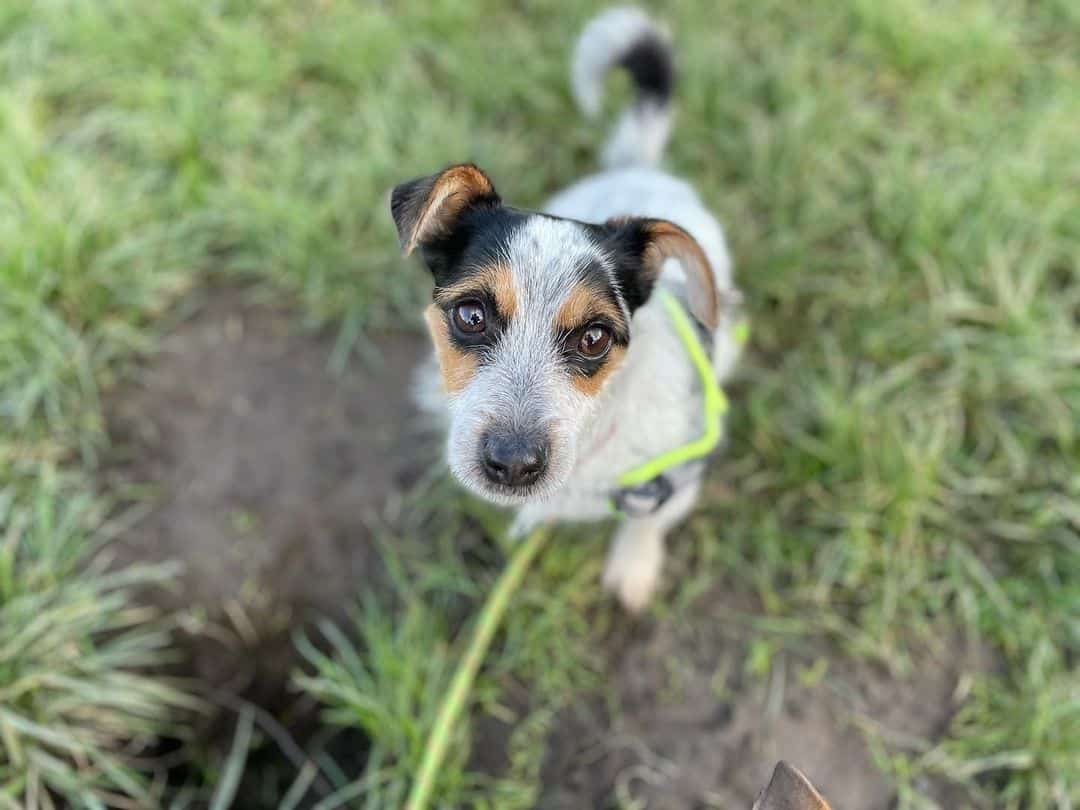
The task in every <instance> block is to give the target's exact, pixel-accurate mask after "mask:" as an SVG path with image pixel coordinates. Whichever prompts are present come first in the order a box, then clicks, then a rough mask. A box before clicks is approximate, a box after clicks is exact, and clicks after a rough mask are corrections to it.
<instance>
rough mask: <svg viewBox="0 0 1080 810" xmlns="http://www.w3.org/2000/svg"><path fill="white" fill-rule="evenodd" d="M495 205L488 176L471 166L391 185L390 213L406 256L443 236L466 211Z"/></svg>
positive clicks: (494, 196) (467, 165)
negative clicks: (392, 186)
mask: <svg viewBox="0 0 1080 810" xmlns="http://www.w3.org/2000/svg"><path fill="white" fill-rule="evenodd" d="M499 203H500V200H499V195H498V194H496V193H495V187H494V186H493V185H492V184H491V180H490V179H489V178H488V176H487V175H486V174H484V173H483V172H482V171H480V169H478V168H477V167H476V166H473V165H472V164H471V163H462V164H459V165H457V166H450V167H448V168H446V169H443V170H442V171H441V172H438V173H436V174H432V175H429V176H428V177H420V178H417V179H416V180H410V181H409V182H407V183H402V184H401V185H399V186H395V187H394V191H393V192H392V193H391V195H390V213H391V215H392V216H393V217H394V225H396V226H397V232H398V239H399V240H400V242H401V249H402V251H403V252H404V253H405V255H406V256H408V255H409V254H410V253H412V252H413V250H415V249H416V247H417V245H420V246H423V245H425V244H427V243H429V242H432V241H434V240H436V239H439V238H442V237H445V236H447V235H448V234H449V233H450V232H451V231H453V228H454V225H455V223H456V222H457V221H458V220H459V219H460V218H461V215H462V214H463V213H465V211H466V210H467V209H468V208H470V207H472V206H476V205H490V206H496V205H498V204H499Z"/></svg>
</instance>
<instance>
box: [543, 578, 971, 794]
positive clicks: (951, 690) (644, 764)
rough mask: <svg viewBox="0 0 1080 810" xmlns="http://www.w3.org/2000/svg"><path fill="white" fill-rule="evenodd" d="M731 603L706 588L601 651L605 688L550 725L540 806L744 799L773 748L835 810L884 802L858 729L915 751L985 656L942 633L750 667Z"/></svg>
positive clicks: (811, 649) (935, 788) (883, 788)
mask: <svg viewBox="0 0 1080 810" xmlns="http://www.w3.org/2000/svg"><path fill="white" fill-rule="evenodd" d="M731 611H737V612H740V613H743V614H744V615H745V614H746V613H754V612H756V610H755V609H754V607H753V605H752V603H751V602H750V600H749V599H747V598H745V597H740V596H737V595H734V594H733V593H732V592H731V591H729V590H725V589H722V588H717V589H716V590H714V591H713V592H712V594H711V595H709V596H707V597H705V598H704V599H702V600H701V602H700V603H699V604H698V606H697V607H696V608H695V611H694V615H693V616H692V617H691V618H690V620H689V621H683V620H680V621H678V622H675V621H672V622H666V623H661V624H657V625H653V626H651V627H649V628H647V629H644V630H642V631H641V632H638V633H636V634H635V635H634V637H633V638H631V639H630V640H629V641H628V642H627V643H625V644H622V645H619V648H618V649H615V650H613V652H612V654H611V656H610V661H609V666H608V683H609V684H610V687H611V689H612V690H613V692H614V696H613V698H611V699H607V700H605V699H603V698H601V697H599V696H596V697H594V698H592V699H587V700H584V701H581V702H580V703H578V704H576V705H575V706H573V707H572V708H571V709H568V710H566V711H565V712H563V714H562V717H561V718H560V720H559V722H558V723H557V724H556V728H555V730H554V732H553V733H552V735H551V737H550V740H549V750H548V754H547V757H546V761H545V762H544V765H543V769H542V774H543V778H542V782H543V784H544V788H543V793H542V797H541V801H540V804H539V806H540V807H542V808H545V810H556V808H557V809H558V810H564V809H565V810H570V808H583V807H589V808H609V807H610V808H615V807H630V806H633V807H642V808H646V807H647V808H649V810H702V809H703V808H711V807H716V808H749V807H750V806H751V804H752V803H753V801H754V798H755V796H756V795H757V793H758V791H759V790H760V789H761V788H762V786H764V785H765V784H766V782H767V781H768V778H769V774H770V773H771V771H772V768H773V766H774V765H775V764H776V762H777V761H778V760H781V759H786V760H788V761H790V762H791V763H793V764H795V765H796V766H798V767H799V768H801V769H802V770H803V771H804V772H806V773H807V774H808V775H809V776H810V778H811V779H812V780H813V781H814V782H815V783H816V784H817V786H818V787H819V788H820V789H821V791H822V792H823V794H824V795H825V797H826V798H827V799H828V800H829V801H830V802H831V803H832V806H833V807H834V808H836V810H886V808H889V807H891V806H893V804H894V800H895V796H894V791H893V789H892V787H891V785H890V782H889V780H888V779H887V778H886V777H885V776H883V775H882V773H881V771H880V769H879V768H878V767H877V765H875V763H874V754H873V751H872V749H871V744H870V742H868V740H871V739H872V740H874V744H880V745H881V746H882V748H881V750H893V751H895V750H919V749H918V748H917V746H919V745H920V744H923V743H925V742H926V741H932V740H934V739H935V738H936V737H938V736H939V735H941V734H942V733H943V732H944V731H945V729H946V727H947V725H948V723H949V721H950V719H951V718H952V716H953V714H954V712H955V710H956V708H957V706H958V700H959V697H960V694H959V690H960V689H962V685H963V680H962V676H963V674H964V673H965V672H970V671H971V670H972V669H981V668H984V667H985V666H987V656H986V655H985V654H984V653H983V652H981V651H978V650H965V647H964V645H963V644H962V643H959V641H958V640H957V639H955V638H951V637H950V638H948V639H941V643H940V644H933V645H927V646H926V647H924V648H922V649H920V650H918V651H917V652H916V653H915V654H914V655H913V657H912V660H911V662H910V664H909V665H907V666H906V667H905V668H903V669H896V670H894V671H890V670H889V669H888V668H886V667H884V666H875V665H872V664H869V663H865V662H853V661H851V660H850V659H848V658H846V657H845V656H844V655H843V654H842V652H841V651H839V650H837V649H835V648H834V647H833V646H832V645H828V644H826V643H824V642H817V643H814V644H812V645H808V646H805V647H803V648H800V649H797V650H794V651H787V652H781V653H779V654H777V655H775V656H774V658H773V660H772V666H771V668H770V671H769V674H768V675H763V676H761V675H752V674H751V673H749V672H748V671H747V668H746V661H747V648H748V643H749V640H750V635H749V633H748V629H747V625H746V624H745V623H742V624H741V625H740V623H738V622H734V621H732V617H731ZM919 788H920V789H921V790H923V791H925V792H926V793H927V794H930V795H942V794H943V792H945V791H948V790H949V786H948V785H944V784H927V785H920V786H919ZM964 802H965V803H964V804H963V806H970V807H975V806H977V804H976V803H973V801H972V800H971V798H970V797H965V798H964ZM957 806H960V805H957Z"/></svg>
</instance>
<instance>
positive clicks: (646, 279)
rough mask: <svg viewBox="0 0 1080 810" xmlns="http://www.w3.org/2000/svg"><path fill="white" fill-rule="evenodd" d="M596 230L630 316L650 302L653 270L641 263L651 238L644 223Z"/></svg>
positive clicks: (612, 223) (628, 221) (623, 222)
mask: <svg viewBox="0 0 1080 810" xmlns="http://www.w3.org/2000/svg"><path fill="white" fill-rule="evenodd" d="M595 227H596V228H597V236H598V238H599V240H600V241H601V243H602V244H603V245H604V247H605V248H606V249H607V250H608V251H609V252H610V253H611V256H612V258H613V259H614V261H615V278H616V280H617V281H618V282H619V289H620V291H621V292H622V297H623V300H624V301H625V302H626V306H627V308H628V309H629V310H630V312H631V313H632V312H633V311H634V310H636V309H637V308H638V307H640V306H641V305H642V304H644V303H645V302H646V301H648V300H649V296H650V295H652V290H653V285H654V284H655V283H656V274H655V271H654V269H652V268H650V267H647V266H646V264H645V261H644V257H645V250H646V249H647V248H648V246H649V238H650V237H649V231H648V229H647V227H646V220H641V219H634V218H628V219H616V220H611V221H609V222H607V223H605V224H604V225H598V226H595Z"/></svg>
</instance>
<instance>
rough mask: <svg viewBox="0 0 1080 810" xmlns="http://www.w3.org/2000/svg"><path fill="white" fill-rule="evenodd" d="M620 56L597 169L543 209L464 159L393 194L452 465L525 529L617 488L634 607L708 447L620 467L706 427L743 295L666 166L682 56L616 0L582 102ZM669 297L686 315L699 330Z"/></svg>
mask: <svg viewBox="0 0 1080 810" xmlns="http://www.w3.org/2000/svg"><path fill="white" fill-rule="evenodd" d="M615 66H620V67H622V68H624V69H625V70H626V71H628V72H629V74H630V76H631V78H632V79H633V82H634V86H635V88H636V97H635V100H634V101H633V103H632V104H631V105H630V106H629V108H628V109H626V110H625V111H624V112H623V113H622V115H621V118H620V119H619V121H618V123H617V125H616V127H615V130H614V133H613V135H612V137H611V138H610V140H609V142H608V144H607V146H606V148H605V149H604V153H603V160H602V163H603V166H604V171H602V172H601V173H599V174H596V175H593V176H590V177H587V178H586V179H584V180H582V181H580V182H578V183H577V184H575V185H573V186H571V187H570V188H568V189H566V190H565V191H563V192H562V193H560V194H558V195H557V196H556V197H555V198H554V199H552V200H551V201H549V202H548V204H547V205H546V206H545V208H544V211H543V212H532V211H524V210H521V209H519V208H513V207H510V206H507V205H504V204H503V203H502V201H501V199H500V197H499V195H498V194H497V193H496V191H495V188H494V186H493V185H492V182H491V180H490V179H489V178H488V177H487V175H485V174H484V173H483V172H482V171H481V170H480V169H478V168H477V167H476V166H473V165H471V164H462V165H457V166H451V167H449V168H447V169H444V170H443V171H441V172H439V173H437V174H433V175H431V176H429V177H422V178H419V179H416V180H412V181H410V182H407V183H402V184H401V185H399V186H397V187H396V188H395V189H394V190H393V193H392V195H391V212H392V215H393V219H394V223H395V225H396V227H397V231H398V236H399V237H400V241H401V245H402V249H403V251H404V253H405V254H406V255H408V254H410V253H412V252H413V251H414V250H419V253H420V255H421V256H422V258H423V261H424V263H425V264H426V265H427V267H428V268H429V270H430V271H431V273H432V275H433V277H434V280H435V290H434V303H433V304H432V305H431V306H430V307H429V308H428V309H427V310H426V313H425V319H426V321H427V325H428V327H429V329H430V331H431V337H432V339H433V341H434V345H435V358H436V360H437V368H436V364H429V366H428V367H427V368H426V370H425V371H424V372H423V373H422V375H421V377H422V381H421V385H420V388H421V396H420V400H421V405H422V407H424V409H425V410H428V411H431V412H438V413H442V414H448V416H449V424H448V440H447V455H448V460H449V465H450V469H451V470H452V472H453V473H454V475H455V476H456V477H457V478H458V479H459V480H460V481H461V483H463V484H464V485H465V486H466V487H467V488H468V489H470V490H472V491H473V492H475V493H477V494H478V495H480V496H482V497H484V498H487V499H489V500H492V501H495V502H497V503H500V504H504V505H510V506H517V507H519V511H518V513H517V517H516V520H515V522H514V526H513V530H514V531H515V532H517V533H524V532H526V531H528V530H530V529H531V528H533V527H534V526H536V525H538V524H540V523H546V522H551V521H557V520H597V519H603V518H607V517H610V516H611V514H612V504H613V502H614V503H615V504H617V505H618V507H619V511H621V512H622V520H621V525H620V526H619V528H618V532H617V534H616V537H615V540H614V543H613V545H612V548H611V551H610V553H609V556H608V560H607V564H606V567H605V571H604V577H603V581H604V585H605V587H606V588H608V589H609V590H610V591H613V592H614V593H615V594H616V595H617V596H618V598H619V599H620V601H621V602H622V604H623V605H625V607H626V608H628V609H630V610H632V611H637V610H640V609H641V608H643V607H644V606H645V605H646V604H647V603H648V602H649V599H650V597H651V596H652V594H653V592H654V591H655V589H656V586H657V583H658V580H659V575H660V570H661V565H662V561H663V555H664V535H665V534H666V533H667V532H668V530H670V529H671V528H672V527H673V526H675V525H676V524H677V523H679V522H680V521H681V520H682V519H683V518H684V517H685V516H686V515H687V514H688V513H689V512H690V510H691V508H692V507H693V505H694V502H695V500H696V499H697V496H698V492H699V490H700V487H701V479H702V476H703V473H704V458H703V456H704V455H706V452H701V451H700V447H699V449H698V451H695V453H694V454H691V455H692V456H693V457H691V458H688V459H687V460H686V461H680V463H678V464H667V463H664V464H660V465H659V468H658V469H656V470H655V471H656V473H657V474H656V475H652V474H651V473H647V474H646V475H647V478H648V480H645V481H641V480H640V479H641V476H640V475H638V476H636V479H635V482H634V485H632V486H629V485H627V484H626V473H627V472H628V471H630V470H639V471H640V469H641V468H642V466H643V465H648V463H649V462H651V461H655V460H656V459H658V458H660V457H663V456H664V455H665V454H670V451H672V450H673V449H675V448H680V447H684V446H687V445H689V444H691V443H693V442H694V441H695V440H698V439H699V438H700V437H701V436H702V434H703V432H704V431H705V430H706V426H705V425H703V421H708V419H710V418H712V416H710V415H708V411H707V407H706V400H707V399H708V394H707V389H709V388H710V387H712V388H713V389H717V386H716V383H717V382H722V381H723V380H725V379H726V378H727V377H728V376H729V374H730V373H731V371H732V369H733V368H734V366H735V363H736V360H737V358H738V355H739V348H740V346H739V340H738V339H737V337H738V333H739V326H740V318H739V306H738V305H739V302H740V300H741V296H740V295H739V292H738V291H737V289H736V288H735V285H734V282H733V279H732V271H731V261H730V258H729V256H728V251H727V246H726V244H725V241H724V234H723V231H722V229H721V227H720V225H719V224H718V223H717V221H716V219H715V218H714V217H713V216H712V215H711V214H710V213H709V211H708V210H707V209H706V208H705V207H704V206H703V205H702V203H701V201H700V200H699V199H698V197H697V194H696V193H695V192H694V190H693V189H692V188H691V186H690V185H689V184H687V183H685V182H683V181H682V180H679V179H676V178H675V177H672V176H671V175H669V174H666V173H665V172H663V171H661V170H660V169H658V168H657V163H658V161H659V159H660V156H661V153H662V151H663V149H664V146H665V144H666V142H667V139H668V134H669V132H670V128H671V118H672V112H671V91H672V84H673V75H674V71H673V55H672V48H671V44H670V42H669V39H668V37H667V36H666V35H665V33H663V31H662V30H661V29H660V28H659V27H658V26H657V25H656V24H655V23H654V22H653V21H652V20H651V19H650V18H649V17H647V16H646V15H645V14H644V13H643V12H641V11H640V10H637V9H633V8H618V9H612V10H609V11H607V12H605V13H603V14H601V15H600V16H599V17H597V18H595V19H594V20H593V21H592V22H591V23H590V24H589V25H588V26H587V27H586V28H585V30H584V31H583V32H582V35H581V37H580V39H579V41H578V44H577V48H576V51H575V56H574V60H573V67H572V74H573V76H572V78H573V88H574V92H575V95H576V97H577V100H578V102H579V104H580V106H581V107H582V108H583V110H584V111H585V112H586V113H588V114H592V115H595V114H596V113H598V112H599V109H600V106H601V98H602V82H603V78H604V76H605V74H606V73H607V71H608V70H609V69H611V68H613V67H615ZM672 300H675V301H677V302H678V303H679V306H677V307H676V309H681V310H683V311H684V316H685V313H687V312H688V313H689V317H687V318H686V321H685V323H689V324H692V327H693V329H692V330H691V331H692V332H693V334H691V335H690V336H689V337H688V336H687V334H686V332H687V329H686V328H684V329H682V330H681V331H680V329H679V328H678V325H677V323H676V315H677V314H678V313H674V314H673V313H672V311H671V301H672ZM684 325H685V324H684ZM691 344H694V345H693V346H692V345H691ZM695 347H697V348H699V349H701V350H702V351H701V354H700V357H701V358H705V359H702V360H701V362H699V363H698V364H697V365H695V362H694V360H693V349H694V348H695ZM702 369H704V371H703V370H702ZM710 376H711V377H712V379H709V377H710ZM716 397H720V398H722V394H721V393H719V391H718V389H717V391H716ZM714 398H715V397H714ZM715 418H716V422H717V424H716V431H715V432H714V437H715V436H718V433H719V428H720V425H719V420H720V418H721V417H720V414H719V413H717V414H715ZM713 444H715V442H713ZM710 447H711V445H710ZM706 449H708V448H706ZM653 466H654V467H655V466H657V465H655V464H654V465H653Z"/></svg>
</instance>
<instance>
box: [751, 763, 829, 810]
mask: <svg viewBox="0 0 1080 810" xmlns="http://www.w3.org/2000/svg"><path fill="white" fill-rule="evenodd" d="M751 810H829V803H828V802H826V801H825V799H823V798H822V797H821V794H820V793H818V792H817V790H815V788H814V786H813V785H812V784H810V780H809V779H807V778H806V776H805V775H803V773H802V771H800V770H799V769H798V768H796V767H795V766H793V765H790V764H788V763H787V762H780V763H778V764H777V766H776V769H775V770H774V771H773V775H772V779H771V780H769V784H768V785H766V787H765V789H764V790H762V791H761V794H760V795H759V796H758V797H757V801H755V802H754V806H753V808H751Z"/></svg>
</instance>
